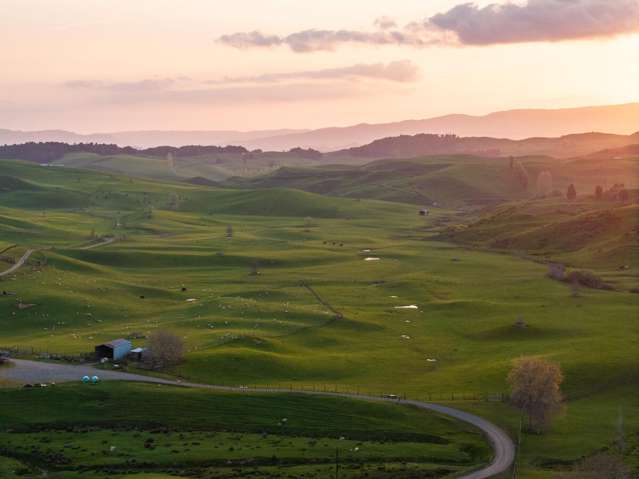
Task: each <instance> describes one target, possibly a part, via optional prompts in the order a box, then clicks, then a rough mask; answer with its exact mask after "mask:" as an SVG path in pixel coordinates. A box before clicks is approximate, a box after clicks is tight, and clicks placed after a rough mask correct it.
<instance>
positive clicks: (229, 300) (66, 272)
mask: <svg viewBox="0 0 639 479" xmlns="http://www.w3.org/2000/svg"><path fill="white" fill-rule="evenodd" d="M0 176H3V177H5V178H18V179H19V180H20V181H17V182H16V181H14V180H9V179H5V180H4V183H5V184H6V185H8V186H7V188H6V189H5V190H3V191H2V192H0V242H1V243H0V247H2V246H3V245H10V244H16V243H17V244H19V246H20V248H16V249H14V250H11V251H9V252H8V253H7V254H10V255H11V257H14V258H16V257H18V256H19V255H20V254H21V251H24V249H25V248H26V247H32V246H37V247H39V248H41V249H40V251H39V252H38V253H36V254H35V255H34V257H33V258H32V259H31V260H30V262H29V265H27V266H26V267H24V268H23V269H22V270H20V272H19V273H17V274H16V275H14V276H13V277H12V278H5V280H4V281H2V282H0V289H2V290H5V291H7V292H8V293H10V294H8V295H6V296H0V347H2V346H13V345H18V346H21V347H23V348H27V347H28V348H31V347H33V348H35V349H36V350H38V351H43V352H46V351H48V352H55V353H61V354H78V353H81V352H85V351H90V350H92V348H93V346H94V345H95V344H97V343H99V342H102V341H105V340H110V339H114V338H117V337H134V336H138V335H142V336H148V335H149V334H150V333H151V332H153V331H154V330H156V329H158V328H163V329H170V330H172V331H175V332H177V333H178V334H180V335H181V336H182V337H183V338H184V340H185V343H186V345H187V349H188V354H187V357H186V361H185V362H184V363H183V364H181V365H180V366H178V367H176V368H174V369H173V370H171V371H169V373H170V374H172V375H175V376H179V377H183V378H187V379H189V380H192V381H199V382H208V383H216V384H229V385H258V386H259V385H273V384H279V385H289V384H291V385H294V386H296V387H302V386H304V387H334V388H335V387H336V388H341V389H348V390H360V391H361V392H370V393H375V394H379V393H394V394H406V395H408V396H409V397H412V398H418V399H428V398H429V397H430V398H433V397H434V398H440V400H443V399H444V398H446V399H447V400H450V399H449V398H453V397H454V398H456V399H459V398H460V397H464V396H463V395H464V394H466V395H467V396H473V395H475V396H476V395H480V394H482V395H484V396H486V397H492V396H494V395H496V394H499V393H502V392H507V384H506V380H505V378H506V375H507V372H508V370H509V368H510V365H511V362H512V360H513V359H516V358H518V357H520V356H525V355H534V356H540V357H544V358H548V359H551V360H553V361H557V362H559V363H560V364H561V366H562V368H563V371H564V373H565V376H566V382H565V385H564V388H563V390H564V392H565V394H566V398H567V402H566V409H565V411H564V412H563V414H562V415H561V417H560V418H559V419H558V420H557V421H556V423H555V425H554V426H553V428H552V429H551V430H550V431H549V432H548V433H547V434H546V435H544V436H543V437H539V438H538V437H535V436H531V435H525V438H524V442H523V446H522V447H523V449H522V455H521V461H522V468H523V469H522V470H524V471H525V472H526V475H524V476H522V477H531V478H536V477H544V478H546V477H551V476H552V473H553V471H554V470H556V469H561V468H565V467H567V465H569V464H570V463H571V462H574V461H576V460H578V459H579V458H580V457H582V456H583V455H587V454H591V453H593V452H595V451H598V450H600V449H602V448H606V447H610V446H611V444H612V441H613V440H614V437H615V434H616V424H617V419H618V416H619V409H620V408H622V410H623V415H624V419H625V428H626V431H627V433H628V434H629V435H632V434H633V433H634V432H636V431H637V430H638V428H639V407H638V406H639V405H638V404H637V401H636V399H634V396H636V395H634V396H633V394H632V392H633V391H636V389H637V387H638V386H639V374H638V373H639V361H638V360H637V358H638V357H639V342H638V341H639V328H638V326H637V321H636V318H637V307H638V298H639V296H637V295H636V294H632V293H630V292H628V291H627V290H626V289H621V288H620V289H619V290H618V291H599V290H590V289H582V290H580V291H579V294H578V295H577V296H575V295H573V294H572V292H571V288H570V286H569V285H566V284H564V283H560V282H556V281H552V280H550V279H548V278H547V277H546V272H547V267H546V266H544V265H543V264H540V263H538V262H533V261H530V260H528V259H525V258H523V257H518V256H514V255H508V254H498V253H494V252H488V251H483V250H479V249H472V248H466V247H462V246H458V245H455V244H452V243H447V242H442V241H435V235H436V234H438V232H439V229H438V228H435V226H436V225H438V224H440V222H442V221H450V220H449V218H451V217H452V215H453V213H454V212H452V211H450V210H438V209H433V210H432V212H431V215H430V216H428V217H427V218H424V217H420V216H419V215H418V211H417V209H418V208H416V207H415V206H410V205H406V204H401V203H391V202H384V201H374V200H356V199H344V198H335V197H325V196H320V195H317V194H313V193H307V192H302V191H297V190H288V189H265V190H232V189H215V188H207V187H201V186H195V185H185V184H178V183H158V182H153V181H149V180H141V179H130V178H125V177H120V176H116V175H105V174H98V173H93V172H87V171H81V170H73V169H70V168H63V167H40V166H34V165H25V164H24V163H19V162H2V164H1V166H0ZM38 195H40V196H38ZM77 198H81V202H79V203H78V201H77ZM70 203H73V205H74V206H73V207H71V206H70ZM228 225H231V226H232V230H233V234H232V237H230V238H229V237H227V228H228ZM92 232H93V233H94V235H93V236H95V237H97V238H100V237H107V236H108V237H114V238H116V241H115V242H114V243H111V244H109V245H104V246H99V247H95V248H92V249H83V248H85V247H86V246H90V245H91V244H93V242H94V241H95V237H92ZM367 258H369V259H370V258H377V260H374V261H373V260H371V261H366V259H367ZM0 265H4V263H0ZM7 267H8V266H7ZM2 268H3V269H4V266H2ZM606 268H608V267H606ZM255 271H257V272H258V273H259V274H253V273H255ZM595 271H597V270H596V269H595ZM604 272H606V274H612V272H611V271H609V270H608V269H606V270H605V271H604ZM624 274H626V275H633V274H634V273H633V271H632V270H631V271H629V272H624ZM623 281H626V280H623ZM302 283H306V284H309V285H311V286H312V288H313V289H314V290H315V291H316V292H317V293H318V294H319V295H320V296H321V297H322V298H323V299H324V300H325V301H327V302H328V303H330V304H331V306H332V307H333V308H334V309H335V310H337V311H339V312H340V313H342V315H343V317H342V318H336V317H335V316H334V315H333V314H332V313H331V312H330V311H328V310H327V309H326V308H325V307H324V306H323V305H321V304H320V303H319V302H318V301H317V300H316V299H315V297H314V296H313V295H312V294H311V293H310V292H309V291H308V290H306V289H305V288H303V287H302V286H301V285H302ZM624 284H625V283H624ZM183 289H184V290H183ZM18 302H21V303H23V304H27V305H33V306H31V307H27V308H22V309H21V308H19V307H18V306H17V303H18ZM412 305H415V306H417V308H418V309H396V308H398V307H402V306H412ZM519 317H521V318H522V319H523V320H524V321H525V322H526V324H527V327H526V328H524V329H518V328H516V327H515V326H514V323H515V322H516V321H517V319H518V318H519ZM144 342H145V341H144V339H140V340H134V343H135V344H136V345H143V344H144ZM101 387H102V386H101ZM118 387H119V386H113V391H114V392H113V394H115V391H116V390H117V388H118ZM38 393H40V392H39V391H38ZM164 394H166V391H165V390H163V389H162V390H161V393H159V394H158V396H159V397H161V396H162V395H164ZM453 395H454V396H453ZM318 402H319V401H318ZM124 404H126V403H124ZM456 404H457V407H460V408H462V409H463V408H464V407H467V408H469V409H472V410H476V411H478V412H481V413H482V414H484V415H485V416H486V417H488V418H492V419H494V420H495V421H496V422H497V423H499V424H502V425H504V427H507V428H509V430H511V431H514V429H513V428H515V427H516V425H517V424H518V421H519V414H518V412H517V411H515V410H514V409H512V408H510V407H508V406H506V405H504V404H502V403H499V402H489V401H487V402H481V403H477V404H475V403H471V402H459V403H456ZM80 411H81V410H80ZM80 416H81V417H79V418H78V420H79V421H80V420H85V419H84V415H82V414H80ZM0 417H1V416H0ZM98 436H99V434H98ZM25 440H26V439H25ZM96 440H97V439H96ZM408 462H410V461H408ZM1 467H3V466H2V465H1V463H0V468H1ZM0 470H1V469H0ZM178 475H179V474H178ZM212 477H216V476H212ZM347 477H348V476H347ZM353 477H359V476H353ZM372 477H376V476H372ZM378 477H386V476H378ZM389 477H412V476H410V475H405V476H399V475H397V476H392V474H391V475H389Z"/></svg>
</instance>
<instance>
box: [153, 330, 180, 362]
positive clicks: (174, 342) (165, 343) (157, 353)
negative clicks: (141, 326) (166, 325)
mask: <svg viewBox="0 0 639 479" xmlns="http://www.w3.org/2000/svg"><path fill="white" fill-rule="evenodd" d="M182 359H184V341H182V338H180V337H179V336H177V335H176V334H173V333H171V332H170V331H156V332H154V333H153V334H151V336H149V343H148V350H147V351H146V353H145V355H144V360H145V361H146V363H147V364H148V365H149V366H150V367H152V368H153V369H162V368H166V367H169V366H174V365H176V364H178V363H180V362H181V361H182Z"/></svg>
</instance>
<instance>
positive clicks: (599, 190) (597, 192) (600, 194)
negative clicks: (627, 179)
mask: <svg viewBox="0 0 639 479" xmlns="http://www.w3.org/2000/svg"><path fill="white" fill-rule="evenodd" d="M595 199H596V200H602V199H603V188H602V187H601V185H597V187H596V188H595Z"/></svg>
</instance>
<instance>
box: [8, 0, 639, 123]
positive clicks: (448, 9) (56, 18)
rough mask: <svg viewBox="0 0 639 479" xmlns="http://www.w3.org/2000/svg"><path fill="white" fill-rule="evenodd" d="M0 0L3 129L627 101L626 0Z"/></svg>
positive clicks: (633, 33)
mask: <svg viewBox="0 0 639 479" xmlns="http://www.w3.org/2000/svg"><path fill="white" fill-rule="evenodd" d="M0 2H1V4H2V12H1V15H0V54H1V56H2V61H3V71H2V74H1V75H0V128H8V129H22V130H39V129H67V130H73V131H76V132H80V133H93V132H106V131H123V130H149V129H159V130H213V129H222V130H225V129H233V130H254V129H276V128H319V127H325V126H344V125H350V124H356V123H361V122H367V123H380V122H391V121H399V120H405V119H418V118H428V117H432V116H437V115H443V114H449V113H467V114H486V113H489V112H492V111H500V110H507V109H514V108H562V107H573V106H586V105H601V104H616V103H626V102H636V101H639V0H521V1H511V2H508V1H505V0H492V1H479V0H478V1H475V2H470V3H468V2H465V1H464V0H395V1H390V0H348V1H345V0H322V1H321V2H309V1H307V0H234V1H232V2H230V1H226V0H55V1H54V0H0Z"/></svg>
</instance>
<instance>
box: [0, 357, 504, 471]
mask: <svg viewBox="0 0 639 479" xmlns="http://www.w3.org/2000/svg"><path fill="white" fill-rule="evenodd" d="M93 375H98V376H99V377H100V379H102V380H109V381H136V382H146V383H154V384H165V385H169V386H181V387H190V388H200V389H211V390H216V391H240V392H259V393H265V392H266V393H288V394H291V391H289V390H286V389H251V388H248V389H247V388H239V387H228V386H215V385H211V384H197V383H189V382H179V381H174V380H168V379H161V378H154V377H151V376H143V375H140V374H130V373H122V372H117V371H104V370H101V369H97V368H95V367H93V366H71V365H67V364H54V363H43V362H39V361H26V360H20V359H14V360H12V367H3V368H0V378H3V379H7V380H9V381H12V382H16V383H21V384H24V383H45V382H69V381H80V379H81V378H82V376H93ZM294 394H313V395H316V396H337V397H346V398H354V399H363V400H367V401H383V402H396V403H397V402H398V403H400V404H406V405H410V406H414V407H417V408H420V409H425V410H428V411H435V412H437V413H440V414H445V415H447V416H451V417H454V418H456V419H459V420H460V421H464V422H466V423H468V424H472V425H473V426H475V427H477V428H478V429H480V430H481V431H482V432H483V433H484V435H485V436H486V437H487V438H488V440H489V441H490V443H491V445H492V448H493V460H492V462H491V463H490V464H489V465H488V466H486V467H484V468H483V469H480V470H477V471H475V472H472V473H470V474H466V475H465V476H462V477H460V478H459V479H487V478H490V477H494V476H496V475H498V474H501V473H502V472H505V471H507V470H508V469H509V468H510V466H511V465H512V463H513V461H514V458H515V445H514V443H513V441H512V440H511V439H510V437H509V436H508V435H507V434H506V433H505V432H504V431H503V430H502V429H501V428H499V427H498V426H496V425H494V424H492V423H491V422H489V421H487V420H485V419H482V418H481V417H479V416H475V415H473V414H470V413H467V412H464V411H460V410H458V409H454V408H451V407H447V406H442V405H439V404H433V403H426V402H422V401H413V400H401V401H398V400H397V399H389V398H382V397H376V396H362V395H356V394H348V393H334V392H333V393H332V392H312V391H294Z"/></svg>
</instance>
